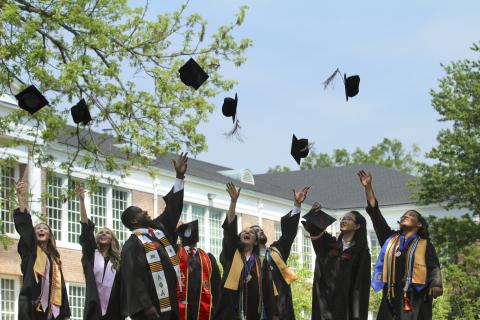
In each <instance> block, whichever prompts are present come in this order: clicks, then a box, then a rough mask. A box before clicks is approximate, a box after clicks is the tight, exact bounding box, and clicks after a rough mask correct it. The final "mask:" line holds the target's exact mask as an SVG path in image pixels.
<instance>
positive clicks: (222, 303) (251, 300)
mask: <svg viewBox="0 0 480 320" xmlns="http://www.w3.org/2000/svg"><path fill="white" fill-rule="evenodd" d="M222 228H223V240H222V252H221V253H220V263H221V264H222V266H223V277H222V286H221V289H220V293H221V294H220V299H219V303H218V308H217V309H216V310H215V316H214V319H218V320H238V319H240V294H241V293H243V299H244V301H246V305H247V308H246V310H245V309H244V312H245V315H246V316H247V320H258V319H260V310H259V305H260V295H259V288H258V287H259V285H258V283H259V280H258V274H257V272H256V268H255V265H254V266H253V267H252V268H251V270H250V276H251V279H250V281H248V282H247V285H246V288H243V283H242V281H241V280H240V281H239V282H240V283H239V286H238V290H237V291H234V290H230V289H227V288H225V282H226V280H227V277H228V273H229V272H230V267H231V266H232V262H233V257H234V255H235V252H236V251H237V249H238V243H239V240H238V230H237V217H235V219H234V220H233V221H232V222H231V223H228V220H227V219H225V222H224V223H223V225H222ZM256 258H257V259H258V258H259V257H258V256H256ZM242 320H243V319H242Z"/></svg>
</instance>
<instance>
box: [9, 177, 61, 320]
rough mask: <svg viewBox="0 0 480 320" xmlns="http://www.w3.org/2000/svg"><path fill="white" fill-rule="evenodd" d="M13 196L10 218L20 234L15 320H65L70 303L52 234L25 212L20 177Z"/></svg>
mask: <svg viewBox="0 0 480 320" xmlns="http://www.w3.org/2000/svg"><path fill="white" fill-rule="evenodd" d="M17 197H18V205H19V207H18V208H17V209H16V210H15V212H14V214H13V219H14V222H15V229H16V230H17V232H18V234H19V235H20V240H19V242H18V248H17V250H18V253H19V254H20V258H21V261H22V262H21V270H22V274H23V281H22V288H21V290H20V295H19V297H18V319H19V320H51V319H58V320H62V319H67V318H69V317H70V306H69V304H68V295H67V289H66V287H65V280H64V278H63V273H62V261H61V260H60V253H59V252H58V249H57V246H56V243H55V236H54V234H53V232H52V229H51V228H50V226H49V225H48V224H46V223H42V222H41V223H38V224H37V225H35V227H34V226H33V224H32V218H31V216H30V214H29V213H28V212H27V184H26V183H25V181H24V180H23V179H21V180H20V181H19V182H18V183H17Z"/></svg>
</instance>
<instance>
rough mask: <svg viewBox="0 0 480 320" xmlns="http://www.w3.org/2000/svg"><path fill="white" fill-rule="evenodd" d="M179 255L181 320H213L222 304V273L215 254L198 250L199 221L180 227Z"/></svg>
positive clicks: (178, 289) (179, 306)
mask: <svg viewBox="0 0 480 320" xmlns="http://www.w3.org/2000/svg"><path fill="white" fill-rule="evenodd" d="M177 232H178V235H179V237H180V241H181V244H180V245H179V246H178V250H177V255H178V258H179V260H180V272H181V274H182V282H181V290H180V286H177V297H178V308H179V311H180V318H179V319H180V320H210V319H211V318H212V315H213V311H214V308H215V306H216V305H217V301H218V291H219V289H220V270H219V269H218V265H217V261H216V260H215V257H214V256H213V255H212V254H211V253H206V252H205V251H203V250H202V249H200V248H198V247H197V243H198V240H199V237H198V220H194V221H192V222H189V223H179V226H178V228H177Z"/></svg>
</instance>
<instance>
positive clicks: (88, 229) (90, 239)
mask: <svg viewBox="0 0 480 320" xmlns="http://www.w3.org/2000/svg"><path fill="white" fill-rule="evenodd" d="M75 189H76V191H77V196H78V200H79V201H80V223H81V225H82V232H81V233H80V239H79V242H80V245H81V246H82V253H83V254H84V255H86V256H88V257H89V258H93V255H94V254H95V249H97V243H96V241H95V234H94V233H95V224H94V223H93V222H92V221H90V220H89V219H88V215H87V208H86V206H85V194H86V193H87V190H86V189H85V188H83V187H81V186H78V185H77V187H76V188H75Z"/></svg>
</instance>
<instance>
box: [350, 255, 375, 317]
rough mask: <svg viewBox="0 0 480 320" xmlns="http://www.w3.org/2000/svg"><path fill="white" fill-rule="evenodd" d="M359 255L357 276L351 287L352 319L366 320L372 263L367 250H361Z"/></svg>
mask: <svg viewBox="0 0 480 320" xmlns="http://www.w3.org/2000/svg"><path fill="white" fill-rule="evenodd" d="M360 254H361V256H360V260H359V262H358V269H357V275H356V277H355V283H354V287H353V296H352V313H353V319H355V320H367V319H368V303H369V300H370V283H371V271H370V269H371V263H372V261H371V257H370V252H369V251H368V249H365V250H363V251H362V252H361V253H360Z"/></svg>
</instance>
